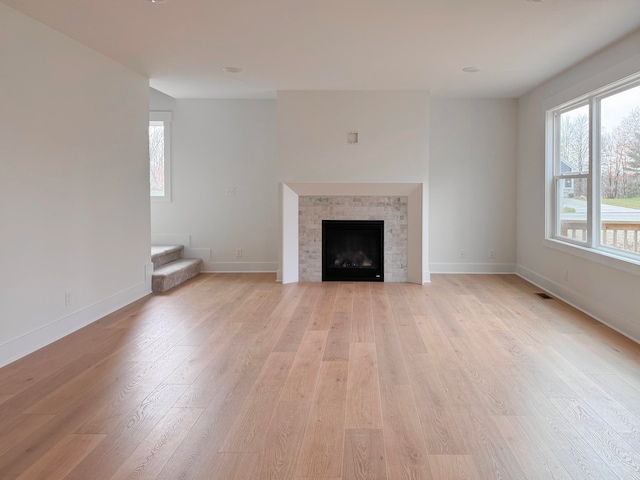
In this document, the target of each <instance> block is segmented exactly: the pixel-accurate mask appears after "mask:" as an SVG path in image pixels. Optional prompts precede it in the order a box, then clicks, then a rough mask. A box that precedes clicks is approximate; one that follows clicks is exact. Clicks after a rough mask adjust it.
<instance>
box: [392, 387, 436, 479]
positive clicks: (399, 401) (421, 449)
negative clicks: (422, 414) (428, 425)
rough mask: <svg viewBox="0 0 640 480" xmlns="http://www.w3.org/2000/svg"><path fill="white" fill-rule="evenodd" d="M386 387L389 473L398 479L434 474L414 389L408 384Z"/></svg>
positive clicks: (424, 477)
mask: <svg viewBox="0 0 640 480" xmlns="http://www.w3.org/2000/svg"><path fill="white" fill-rule="evenodd" d="M382 388H383V394H382V414H383V425H384V446H385V452H386V462H387V472H388V477H389V478H393V479H394V480H395V479H398V480H405V479H406V480H426V479H432V478H434V477H433V475H432V472H431V468H430V467H429V460H428V458H427V449H426V447H425V444H424V440H423V437H422V431H421V429H420V420H419V418H418V412H417V411H416V407H415V403H414V398H413V393H412V391H411V387H410V386H408V385H387V386H385V387H382Z"/></svg>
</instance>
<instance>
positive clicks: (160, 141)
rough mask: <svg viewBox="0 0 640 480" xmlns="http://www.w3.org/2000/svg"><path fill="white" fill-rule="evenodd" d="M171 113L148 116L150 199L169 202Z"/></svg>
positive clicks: (154, 113) (156, 113)
mask: <svg viewBox="0 0 640 480" xmlns="http://www.w3.org/2000/svg"><path fill="white" fill-rule="evenodd" d="M171 117H172V115H171V112H150V114H149V183H150V193H151V198H153V199H155V200H164V201H171V149H170V144H171V143H170V140H171Z"/></svg>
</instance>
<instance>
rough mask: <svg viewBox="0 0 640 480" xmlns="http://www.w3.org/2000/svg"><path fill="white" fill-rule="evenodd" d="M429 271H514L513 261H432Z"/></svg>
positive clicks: (480, 272)
mask: <svg viewBox="0 0 640 480" xmlns="http://www.w3.org/2000/svg"><path fill="white" fill-rule="evenodd" d="M429 268H430V269H431V273H479V274H482V273H516V264H515V263H432V264H430V265H429Z"/></svg>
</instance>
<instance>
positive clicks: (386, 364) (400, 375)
mask: <svg viewBox="0 0 640 480" xmlns="http://www.w3.org/2000/svg"><path fill="white" fill-rule="evenodd" d="M371 298H372V301H373V326H374V332H375V343H376V355H377V358H378V374H379V376H380V386H381V387H384V386H385V385H408V384H409V376H408V375H407V369H406V366H405V364H404V359H403V356H402V343H401V342H400V337H399V336H398V331H397V329H396V326H395V324H394V323H393V313H392V311H391V305H390V304H389V298H388V296H387V295H386V294H385V293H384V291H383V290H382V291H381V289H380V287H376V289H375V290H373V287H372V295H371Z"/></svg>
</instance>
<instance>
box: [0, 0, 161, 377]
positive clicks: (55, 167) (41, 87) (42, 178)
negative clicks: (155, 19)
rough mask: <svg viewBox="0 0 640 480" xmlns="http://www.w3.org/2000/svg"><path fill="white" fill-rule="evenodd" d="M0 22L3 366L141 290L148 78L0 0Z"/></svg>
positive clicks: (145, 288)
mask: <svg viewBox="0 0 640 480" xmlns="http://www.w3.org/2000/svg"><path fill="white" fill-rule="evenodd" d="M0 32H2V33H1V35H0V36H1V37H2V41H0V65H1V67H0V105H1V107H0V146H1V147H0V229H1V233H0V272H1V274H0V319H1V320H0V365H3V364H6V363H8V362H10V361H12V360H14V359H16V358H18V357H20V356H23V355H25V354H27V353H29V352H31V351H33V350H35V349H37V348H39V347H41V346H43V345H45V344H47V343H50V342H52V341H53V340H56V339H57V338H60V337H61V336H63V335H65V334H67V333H69V332H71V331H73V330H75V329H77V328H79V327H81V326H83V325H85V324H87V323H90V322H91V321H94V320H96V319H98V318H100V317H101V316H103V315H105V314H107V313H109V312H111V311H113V310H115V309H117V308H119V307H121V306H124V305H126V304H127V303H129V302H131V301H133V300H135V299H137V298H139V297H141V296H143V295H145V294H147V293H149V292H150V282H149V278H148V277H147V276H146V272H145V266H147V267H148V262H149V257H150V252H149V247H150V241H149V232H150V226H149V200H148V195H149V182H148V175H149V173H148V169H149V166H148V151H147V150H148V141H147V137H146V135H147V133H146V131H147V118H148V106H147V103H148V80H147V79H146V78H144V77H142V76H140V75H138V74H136V73H133V72H131V71H130V70H127V69H126V68H124V67H122V66H120V65H118V64H116V63H114V62H113V61H111V60H109V59H107V58H105V57H103V56H101V55H99V54H97V53H95V52H94V51H92V50H90V49H88V48H86V47H84V46H82V45H80V44H79V43H77V42H75V41H73V40H71V39H69V38H68V37H65V36H63V35H61V34H59V33H57V32H55V31H53V30H51V29H49V28H47V27H44V26H43V25H42V24H40V23H38V22H35V21H34V20H32V19H30V18H28V17H26V16H24V15H22V14H20V13H18V12H16V11H15V10H13V9H11V8H9V7H7V6H5V5H4V4H0ZM67 292H68V293H70V300H71V304H70V305H68V306H65V293H67Z"/></svg>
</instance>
